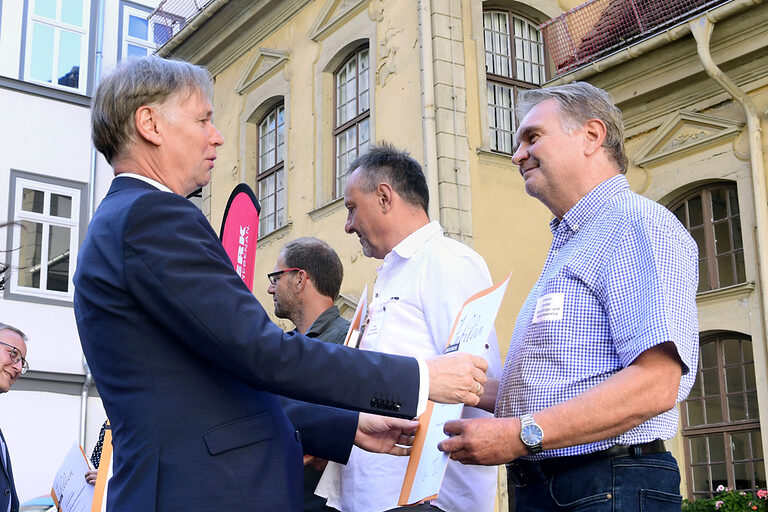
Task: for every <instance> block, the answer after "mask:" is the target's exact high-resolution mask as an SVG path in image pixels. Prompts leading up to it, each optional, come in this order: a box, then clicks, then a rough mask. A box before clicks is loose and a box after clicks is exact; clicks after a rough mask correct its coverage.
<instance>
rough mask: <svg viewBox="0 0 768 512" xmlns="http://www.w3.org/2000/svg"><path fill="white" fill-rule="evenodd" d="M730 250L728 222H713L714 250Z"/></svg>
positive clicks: (723, 251)
mask: <svg viewBox="0 0 768 512" xmlns="http://www.w3.org/2000/svg"><path fill="white" fill-rule="evenodd" d="M730 250H731V233H730V230H729V229H728V222H718V223H717V224H715V252H716V253H717V254H723V253H726V252H728V251H730Z"/></svg>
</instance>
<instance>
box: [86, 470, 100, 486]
mask: <svg viewBox="0 0 768 512" xmlns="http://www.w3.org/2000/svg"><path fill="white" fill-rule="evenodd" d="M98 474H99V470H98V469H89V470H88V471H86V472H85V481H86V482H88V483H89V484H91V485H95V484H96V477H97V476H98Z"/></svg>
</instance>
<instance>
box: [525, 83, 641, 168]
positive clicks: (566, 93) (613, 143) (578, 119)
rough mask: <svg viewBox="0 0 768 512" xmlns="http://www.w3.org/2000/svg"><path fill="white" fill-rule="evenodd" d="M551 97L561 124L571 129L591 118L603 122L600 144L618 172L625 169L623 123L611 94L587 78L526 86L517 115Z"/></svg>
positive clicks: (566, 128)
mask: <svg viewBox="0 0 768 512" xmlns="http://www.w3.org/2000/svg"><path fill="white" fill-rule="evenodd" d="M548 99H554V100H555V101H556V102H557V104H558V106H559V108H560V112H562V113H563V114H564V118H563V119H562V121H561V122H562V126H563V129H564V130H567V131H572V130H575V129H577V128H580V127H581V126H583V125H584V124H585V123H586V122H587V121H589V120H590V119H599V120H600V121H602V122H603V124H605V128H606V134H605V140H604V141H603V147H604V148H605V149H606V151H607V153H608V156H609V157H610V158H611V159H612V160H613V161H614V163H615V164H616V167H617V168H618V170H619V172H620V173H622V174H625V173H626V172H627V155H626V153H625V152H624V123H623V122H622V120H621V110H619V109H618V107H616V105H614V103H613V98H612V97H611V95H610V94H608V93H607V92H605V91H604V90H602V89H599V88H597V87H595V86H594V85H591V84H588V83H587V82H573V83H570V84H565V85H558V86H555V87H546V88H544V89H527V90H525V91H521V92H520V96H519V97H518V104H517V108H516V111H517V114H518V117H519V119H522V118H523V117H525V115H526V114H528V112H530V111H531V109H532V108H533V107H535V106H536V105H538V104H539V103H541V102H542V101H545V100H548Z"/></svg>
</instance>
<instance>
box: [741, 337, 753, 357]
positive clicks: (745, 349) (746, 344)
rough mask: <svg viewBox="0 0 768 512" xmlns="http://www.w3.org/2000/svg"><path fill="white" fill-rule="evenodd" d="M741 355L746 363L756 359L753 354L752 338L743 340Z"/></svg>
mask: <svg viewBox="0 0 768 512" xmlns="http://www.w3.org/2000/svg"><path fill="white" fill-rule="evenodd" d="M741 357H742V358H743V360H744V362H745V363H746V362H749V361H754V358H753V356H752V340H741Z"/></svg>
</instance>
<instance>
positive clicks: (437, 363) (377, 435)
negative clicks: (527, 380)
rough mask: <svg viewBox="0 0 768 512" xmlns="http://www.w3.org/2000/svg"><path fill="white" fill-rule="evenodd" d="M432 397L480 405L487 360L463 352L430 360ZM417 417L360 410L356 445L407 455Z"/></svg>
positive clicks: (438, 400)
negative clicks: (399, 417) (385, 414)
mask: <svg viewBox="0 0 768 512" xmlns="http://www.w3.org/2000/svg"><path fill="white" fill-rule="evenodd" d="M427 368H428V369H429V399H430V400H432V401H433V402H441V403H445V404H460V403H461V404H465V405H471V406H474V405H477V404H478V403H479V402H480V398H481V397H482V395H483V393H484V392H485V383H486V381H487V380H488V377H487V376H486V374H485V372H486V371H487V370H488V362H487V361H486V360H485V359H483V358H482V357H479V356H473V355H470V354H465V353H461V352H454V353H452V354H448V355H443V356H440V357H435V358H433V359H429V360H427ZM418 426H419V422H418V421H416V420H413V421H411V420H403V419H397V418H388V417H385V416H377V415H375V414H367V413H360V417H359V420H358V426H357V433H356V436H355V444H356V445H357V446H358V447H360V448H362V449H364V450H368V451H372V452H379V453H389V454H392V455H408V454H409V453H410V445H411V444H413V435H414V434H415V432H416V429H417V428H418Z"/></svg>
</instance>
